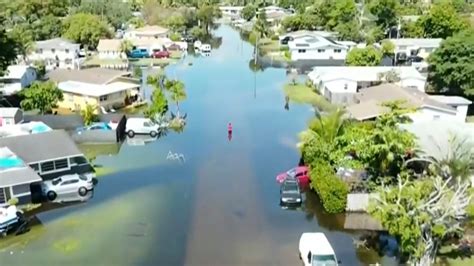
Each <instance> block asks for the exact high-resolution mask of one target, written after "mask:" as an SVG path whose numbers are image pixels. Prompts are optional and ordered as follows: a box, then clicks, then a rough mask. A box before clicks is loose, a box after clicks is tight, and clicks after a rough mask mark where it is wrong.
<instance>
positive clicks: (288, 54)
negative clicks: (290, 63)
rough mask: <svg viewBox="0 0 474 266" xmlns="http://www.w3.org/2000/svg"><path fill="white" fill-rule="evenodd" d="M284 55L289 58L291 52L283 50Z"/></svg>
mask: <svg viewBox="0 0 474 266" xmlns="http://www.w3.org/2000/svg"><path fill="white" fill-rule="evenodd" d="M284 56H285V58H286V59H287V60H291V53H290V51H285V52H284Z"/></svg>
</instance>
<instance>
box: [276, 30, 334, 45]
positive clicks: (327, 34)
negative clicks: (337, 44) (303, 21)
mask: <svg viewBox="0 0 474 266" xmlns="http://www.w3.org/2000/svg"><path fill="white" fill-rule="evenodd" d="M318 36H321V37H324V38H328V39H334V38H336V37H337V33H336V32H332V31H323V30H313V31H311V30H298V31H292V32H288V33H286V34H283V35H282V36H280V38H279V39H280V42H281V41H282V40H288V41H292V40H294V39H297V38H304V37H308V38H315V37H318ZM282 44H285V43H282Z"/></svg>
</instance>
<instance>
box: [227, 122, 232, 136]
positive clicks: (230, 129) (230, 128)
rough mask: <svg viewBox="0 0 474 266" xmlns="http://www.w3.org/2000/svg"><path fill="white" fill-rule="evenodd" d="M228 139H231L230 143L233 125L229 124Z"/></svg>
mask: <svg viewBox="0 0 474 266" xmlns="http://www.w3.org/2000/svg"><path fill="white" fill-rule="evenodd" d="M227 138H229V141H230V140H231V139H232V123H231V122H229V124H228V125H227Z"/></svg>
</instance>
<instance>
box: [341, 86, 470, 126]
mask: <svg viewBox="0 0 474 266" xmlns="http://www.w3.org/2000/svg"><path fill="white" fill-rule="evenodd" d="M355 99H356V103H355V104H352V105H349V106H347V113H348V114H349V116H350V117H351V118H353V119H356V120H359V121H363V120H371V119H374V118H376V117H378V116H380V115H382V114H384V113H385V112H388V111H389V109H388V108H387V107H384V106H382V105H383V103H385V102H393V101H401V102H402V106H404V107H406V108H412V109H414V110H415V111H414V112H413V113H410V114H408V116H409V117H410V118H411V120H413V122H420V121H433V120H446V121H452V120H457V121H459V122H464V121H465V120H466V114H465V113H464V117H463V116H462V115H463V114H458V110H456V109H455V108H453V107H452V106H449V105H447V104H445V103H442V102H439V101H436V100H434V99H433V98H431V97H430V96H429V95H428V94H426V93H424V92H422V91H419V90H417V89H416V88H407V87H400V86H398V85H395V84H391V83H385V84H381V85H378V86H373V87H369V88H365V89H363V90H361V92H359V93H357V95H356V96H355Z"/></svg>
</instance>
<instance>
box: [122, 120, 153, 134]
mask: <svg viewBox="0 0 474 266" xmlns="http://www.w3.org/2000/svg"><path fill="white" fill-rule="evenodd" d="M160 129H161V128H160V125H158V124H155V123H154V122H153V121H151V120H150V119H148V118H129V119H127V126H126V128H125V132H126V133H127V135H128V136H129V137H131V138H133V137H134V136H135V134H149V135H150V136H151V137H153V138H154V137H156V136H157V135H158V132H159V131H160Z"/></svg>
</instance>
